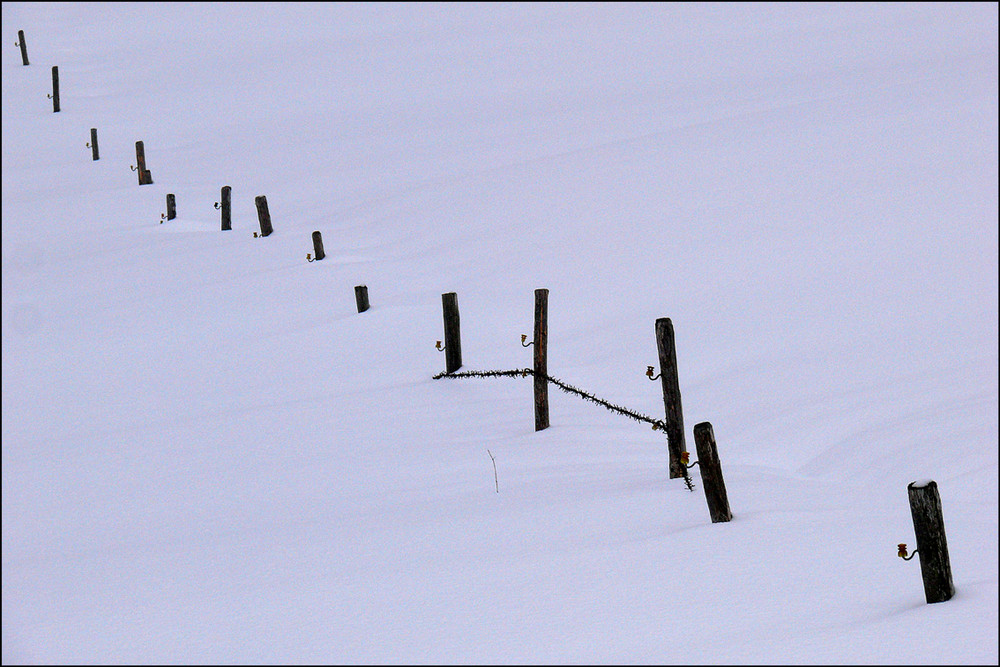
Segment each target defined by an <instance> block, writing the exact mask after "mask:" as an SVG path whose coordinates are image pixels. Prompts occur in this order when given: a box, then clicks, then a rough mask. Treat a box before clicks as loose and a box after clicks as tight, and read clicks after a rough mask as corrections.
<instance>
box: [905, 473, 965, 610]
mask: <svg viewBox="0 0 1000 667" xmlns="http://www.w3.org/2000/svg"><path fill="white" fill-rule="evenodd" d="M906 491H907V493H908V495H909V496H910V514H912V515H913V532H914V533H915V534H916V537H917V552H919V554H920V572H921V574H922V575H923V578H924V597H925V598H927V603H928V604H931V603H934V602H944V601H945V600H950V599H951V597H952V596H953V595H955V584H954V583H953V582H952V580H951V560H950V559H949V558H948V540H947V539H946V538H945V534H944V516H943V514H942V513H941V496H940V495H939V494H938V487H937V482H934V481H933V480H923V481H920V482H910V484H909V485H908V486H907V487H906Z"/></svg>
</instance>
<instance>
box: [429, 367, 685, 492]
mask: <svg viewBox="0 0 1000 667" xmlns="http://www.w3.org/2000/svg"><path fill="white" fill-rule="evenodd" d="M535 374H536V373H535V371H534V369H532V368H515V369H512V370H509V371H495V370H494V371H460V372H455V373H438V374H437V375H435V376H433V379H435V380H440V379H442V378H491V377H527V376H529V375H531V376H534V375H535ZM543 377H544V378H545V379H546V380H547V381H548V382H550V383H552V384H554V385H555V386H557V387H558V388H559V389H561V390H563V391H564V392H566V393H567V394H576V395H577V396H579V397H581V398H583V399H584V400H587V401H590V402H591V403H596V404H597V405H600V406H602V407H604V408H605V409H607V410H610V411H611V412H614V413H617V414H620V415H623V416H625V417H629V418H630V419H634V420H636V421H638V422H645V423H647V424H651V425H652V426H653V428H654V429H655V430H660V431H663V433H664V435H666V432H667V425H666V423H664V422H663V420H660V419H653V418H652V417H650V416H648V415H644V414H642V413H640V412H636V411H635V410H629V409H628V408H624V407H622V406H620V405H615V404H614V403H611V402H610V401H606V400H604V399H603V398H598V397H597V396H594V395H593V394H591V393H589V392H586V391H584V390H582V389H579V388H577V387H574V386H573V385H571V384H568V383H566V382H563V381H562V380H560V379H558V378H554V377H552V376H551V375H543ZM684 483H685V485H687V488H688V490H689V491H694V484H693V483H692V481H691V477H690V476H688V474H687V471H686V470H685V471H684Z"/></svg>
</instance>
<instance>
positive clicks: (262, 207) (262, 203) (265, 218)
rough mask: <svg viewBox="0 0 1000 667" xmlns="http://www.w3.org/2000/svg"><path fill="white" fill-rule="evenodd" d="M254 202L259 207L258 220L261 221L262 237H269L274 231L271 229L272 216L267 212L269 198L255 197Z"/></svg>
mask: <svg viewBox="0 0 1000 667" xmlns="http://www.w3.org/2000/svg"><path fill="white" fill-rule="evenodd" d="M253 202H254V204H256V205H257V220H259V221H260V235H261V236H268V235H269V234H270V233H271V232H273V231H274V229H272V228H271V214H270V213H269V212H268V210H267V197H265V196H264V195H258V196H257V197H254V200H253Z"/></svg>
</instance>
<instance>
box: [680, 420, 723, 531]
mask: <svg viewBox="0 0 1000 667" xmlns="http://www.w3.org/2000/svg"><path fill="white" fill-rule="evenodd" d="M694 446H695V447H696V448H697V452H698V469H699V470H700V471H701V484H702V486H704V487H705V500H706V501H707V502H708V513H709V515H711V517H712V523H721V522H724V521H729V520H730V519H732V518H733V513H732V512H731V511H730V509H729V496H727V495H726V483H725V481H723V479H722V463H721V462H720V461H719V450H718V448H717V447H716V445H715V432H714V431H713V430H712V425H711V424H710V423H708V422H702V423H700V424H697V425H695V427H694ZM681 465H683V464H681Z"/></svg>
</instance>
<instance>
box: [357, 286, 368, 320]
mask: <svg viewBox="0 0 1000 667" xmlns="http://www.w3.org/2000/svg"><path fill="white" fill-rule="evenodd" d="M354 300H355V301H357V302H358V312H359V313H363V312H365V311H366V310H368V307H369V306H368V286H367V285H357V286H355V288H354Z"/></svg>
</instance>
